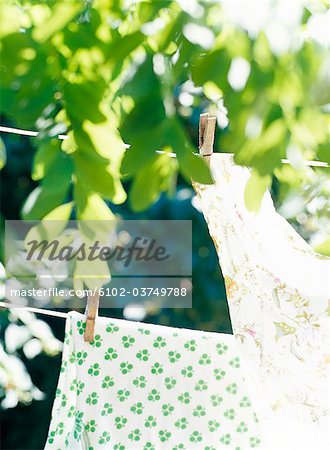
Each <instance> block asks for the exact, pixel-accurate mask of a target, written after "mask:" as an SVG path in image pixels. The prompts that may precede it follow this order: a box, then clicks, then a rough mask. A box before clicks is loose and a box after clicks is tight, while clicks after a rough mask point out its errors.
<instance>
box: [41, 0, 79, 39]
mask: <svg viewBox="0 0 330 450" xmlns="http://www.w3.org/2000/svg"><path fill="white" fill-rule="evenodd" d="M84 6H85V4H84V2H80V1H67V0H62V1H57V2H56V3H55V6H54V8H53V9H52V10H51V11H50V16H49V18H48V19H47V20H46V21H45V22H42V23H40V24H38V25H37V26H36V27H35V28H34V30H33V33H32V36H33V39H35V40H36V41H37V42H40V43H43V42H46V41H47V40H48V39H49V38H50V37H52V36H53V35H54V34H55V33H57V32H58V31H60V30H62V29H63V28H64V27H65V26H66V25H67V24H68V23H69V22H71V21H72V20H73V19H74V18H75V17H76V16H77V14H78V13H79V12H80V11H81V10H82V8H83V7H84Z"/></svg>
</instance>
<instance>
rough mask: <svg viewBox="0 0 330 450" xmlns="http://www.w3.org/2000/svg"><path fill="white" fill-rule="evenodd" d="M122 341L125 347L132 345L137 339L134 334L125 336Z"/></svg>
mask: <svg viewBox="0 0 330 450" xmlns="http://www.w3.org/2000/svg"><path fill="white" fill-rule="evenodd" d="M121 342H122V344H123V346H124V347H125V348H129V347H132V345H133V344H134V342H135V339H134V338H133V337H132V336H123V337H122V338H121Z"/></svg>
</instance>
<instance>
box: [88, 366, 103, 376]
mask: <svg viewBox="0 0 330 450" xmlns="http://www.w3.org/2000/svg"><path fill="white" fill-rule="evenodd" d="M87 373H88V374H89V375H92V376H93V377H97V376H98V375H100V364H98V363H95V364H93V365H92V366H90V368H89V369H88V372H87Z"/></svg>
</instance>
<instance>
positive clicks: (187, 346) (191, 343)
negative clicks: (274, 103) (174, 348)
mask: <svg viewBox="0 0 330 450" xmlns="http://www.w3.org/2000/svg"><path fill="white" fill-rule="evenodd" d="M184 348H185V349H186V350H189V351H190V352H194V351H195V350H196V348H197V346H196V341H194V340H193V339H192V340H190V341H187V342H186V343H185V344H184Z"/></svg>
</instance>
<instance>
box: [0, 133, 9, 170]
mask: <svg viewBox="0 0 330 450" xmlns="http://www.w3.org/2000/svg"><path fill="white" fill-rule="evenodd" d="M6 160H7V157H6V147H5V144H4V142H3V140H2V139H1V138H0V170H1V169H2V168H3V167H4V166H5V164H6Z"/></svg>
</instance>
